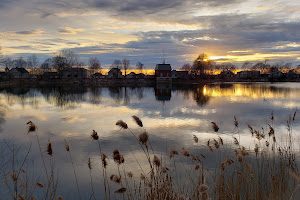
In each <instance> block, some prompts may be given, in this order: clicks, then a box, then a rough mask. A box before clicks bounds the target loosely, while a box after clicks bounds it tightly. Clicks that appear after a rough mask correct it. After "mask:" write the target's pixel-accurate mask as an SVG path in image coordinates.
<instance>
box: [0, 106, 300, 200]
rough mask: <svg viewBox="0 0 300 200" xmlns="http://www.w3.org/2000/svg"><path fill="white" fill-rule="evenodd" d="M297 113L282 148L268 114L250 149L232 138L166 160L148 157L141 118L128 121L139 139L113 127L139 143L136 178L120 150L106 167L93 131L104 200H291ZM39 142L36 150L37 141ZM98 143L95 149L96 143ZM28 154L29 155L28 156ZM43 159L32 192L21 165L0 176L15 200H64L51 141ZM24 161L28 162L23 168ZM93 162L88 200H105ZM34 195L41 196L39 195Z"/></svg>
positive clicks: (252, 131)
mask: <svg viewBox="0 0 300 200" xmlns="http://www.w3.org/2000/svg"><path fill="white" fill-rule="evenodd" d="M296 113H297V111H296V112H295V113H294V114H293V115H291V116H290V118H289V119H288V121H287V137H286V140H287V142H286V143H285V144H286V145H282V143H280V144H279V143H278V142H277V140H276V131H275V129H274V126H273V121H274V115H273V113H272V114H271V117H270V119H271V124H272V125H270V124H268V125H267V128H266V130H264V129H255V128H253V127H254V126H253V127H252V126H251V125H248V129H249V135H250V136H251V137H252V142H254V144H253V147H251V146H249V147H248V148H246V147H243V146H241V141H240V136H239V137H238V138H239V139H237V138H236V137H232V141H228V140H225V141H226V142H224V141H223V139H222V137H221V136H220V135H219V136H216V138H210V139H209V140H208V141H207V145H206V146H205V150H204V149H203V147H202V148H199V149H197V150H198V152H197V153H195V152H194V151H192V150H191V151H190V150H188V149H186V148H184V147H182V148H181V154H179V153H178V151H177V150H176V149H170V152H169V156H164V155H159V154H154V151H153V150H152V153H150V152H149V151H148V145H149V144H150V145H151V143H150V141H151V134H149V133H148V132H147V131H146V130H145V128H144V127H143V123H142V120H141V119H140V118H139V117H137V116H132V117H133V119H134V121H135V122H136V124H137V125H138V126H139V127H140V128H141V132H140V133H139V134H135V133H133V131H132V130H131V129H130V128H129V127H128V125H127V123H125V122H124V121H122V120H119V121H118V122H117V123H116V125H117V126H119V127H120V128H121V129H122V130H121V131H124V132H128V134H129V135H131V136H133V137H134V138H135V139H136V140H137V145H139V147H140V148H141V149H142V150H143V151H142V152H143V153H144V154H145V158H146V159H147V161H148V164H149V166H148V167H146V168H145V167H142V166H141V165H140V163H139V160H138V159H137V158H136V157H135V155H134V152H131V153H132V154H133V156H134V158H135V159H136V162H137V166H138V167H140V171H142V174H134V173H135V172H134V171H133V172H132V171H127V170H126V165H127V164H126V162H127V161H126V160H127V159H125V158H124V155H123V154H121V152H120V151H119V150H118V149H115V150H114V151H113V153H112V155H111V158H112V160H114V163H109V162H108V160H109V159H110V156H107V155H109V154H105V153H103V152H102V149H101V146H100V141H101V140H100V138H99V135H98V133H97V132H96V131H95V130H93V132H92V134H91V138H92V139H93V140H96V141H97V142H98V147H99V152H100V155H99V157H100V161H101V164H102V168H101V169H102V176H103V177H102V178H103V186H104V188H105V199H151V200H152V199H162V200H165V199H170V200H179V199H201V200H207V199H235V200H240V199H247V200H252V199H253V200H258V199H275V200H276V199H289V198H290V197H291V196H292V195H293V192H294V189H295V188H296V186H297V184H299V181H300V178H299V174H298V169H297V162H298V161H297V160H296V153H297V152H295V149H294V144H293V141H294V139H293V135H294V133H293V132H292V131H293V123H294V121H295V119H296ZM211 124H212V132H218V131H219V127H218V126H217V124H216V123H215V122H211ZM233 128H234V129H235V130H237V132H238V134H239V130H238V129H239V123H238V121H237V118H236V117H235V116H234V121H233ZM267 129H268V130H267ZM37 130H38V129H37V127H36V125H35V124H34V123H33V122H31V121H29V122H28V133H30V132H36V131H37ZM265 132H266V133H267V134H265ZM136 135H138V137H136ZM37 141H38V144H39V145H40V143H39V140H38V136H37ZM96 141H95V143H97V142H96ZM191 141H194V144H195V145H199V138H198V137H197V136H196V135H192V136H191ZM92 143H94V142H92ZM9 148H10V149H11V153H12V155H13V159H12V160H13V161H14V160H15V157H16V151H15V150H14V148H12V147H11V146H9ZM151 148H152V147H151ZM228 149H229V150H228ZM65 150H66V152H67V153H68V154H69V157H70V162H71V164H72V167H73V172H74V177H75V180H76V187H77V191H78V198H79V199H80V198H81V194H80V187H79V184H78V180H77V175H76V171H75V167H74V164H73V159H72V156H71V148H70V146H69V144H68V143H67V141H66V140H65ZM29 152H30V149H29V150H28V154H29ZM44 153H47V154H48V155H49V163H50V164H49V165H47V166H46V164H45V163H46V162H45V158H44V156H43V154H41V157H42V158H41V159H42V160H43V163H44V164H45V174H46V179H44V180H34V181H32V186H33V187H31V189H30V190H29V189H28V190H26V189H24V188H25V187H24V185H25V184H26V187H27V188H30V187H29V186H30V182H29V181H28V180H26V179H24V178H22V176H21V175H20V174H26V173H27V171H26V170H24V169H22V167H23V165H24V164H21V165H19V166H16V165H15V163H14V162H13V170H12V171H11V173H9V174H4V179H5V183H6V184H5V187H8V188H9V191H10V195H11V197H12V198H13V199H39V198H41V197H42V199H53V200H54V199H63V197H62V196H59V195H57V194H56V190H57V180H56V179H55V169H54V163H53V157H55V154H54V153H53V146H52V143H51V142H50V141H49V142H48V144H47V145H46V152H44ZM28 154H27V155H28ZM211 157H214V158H215V167H213V168H212V167H208V164H209V163H207V162H208V161H207V158H211ZM26 158H27V156H26V157H25V158H24V160H23V162H22V163H25V161H26ZM92 162H93V163H94V161H93V160H92V159H91V158H88V162H87V166H88V168H87V170H89V175H90V179H91V194H90V196H89V198H90V199H103V198H104V197H97V196H96V195H95V192H94V182H93V174H92V170H94V169H96V170H97V169H98V168H99V166H100V165H99V166H97V165H93V166H92ZM109 165H114V167H112V168H114V169H117V171H115V172H114V173H112V174H110V175H108V173H107V171H106V169H107V166H109ZM149 169H150V171H149ZM87 173H88V172H87ZM0 176H3V175H2V174H1V175H0ZM6 177H7V178H6ZM111 191H112V192H111ZM37 193H39V194H42V195H37ZM103 195H104V194H103ZM84 199H85V198H84Z"/></svg>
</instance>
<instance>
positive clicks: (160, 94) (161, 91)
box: [155, 82, 172, 101]
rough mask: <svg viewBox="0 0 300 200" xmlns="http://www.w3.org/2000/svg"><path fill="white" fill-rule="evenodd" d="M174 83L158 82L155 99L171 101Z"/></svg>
mask: <svg viewBox="0 0 300 200" xmlns="http://www.w3.org/2000/svg"><path fill="white" fill-rule="evenodd" d="M171 91H172V83H171V82H166V83H163V82H161V83H157V84H156V87H155V99H156V100H157V101H170V100H171V97H172V93H171Z"/></svg>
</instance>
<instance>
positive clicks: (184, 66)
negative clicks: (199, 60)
mask: <svg viewBox="0 0 300 200" xmlns="http://www.w3.org/2000/svg"><path fill="white" fill-rule="evenodd" d="M181 69H182V70H185V71H188V72H190V71H191V70H192V65H190V64H189V63H185V64H183V65H182V67H181Z"/></svg>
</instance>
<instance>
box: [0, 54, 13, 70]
mask: <svg viewBox="0 0 300 200" xmlns="http://www.w3.org/2000/svg"><path fill="white" fill-rule="evenodd" d="M1 64H2V65H4V67H5V68H8V69H11V68H12V66H13V61H12V59H11V58H9V57H3V58H2V60H1Z"/></svg>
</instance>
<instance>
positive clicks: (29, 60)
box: [27, 54, 39, 74]
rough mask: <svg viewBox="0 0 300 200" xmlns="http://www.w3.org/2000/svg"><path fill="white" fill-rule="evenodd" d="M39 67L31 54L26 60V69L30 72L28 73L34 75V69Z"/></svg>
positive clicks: (35, 57) (34, 56) (36, 59)
mask: <svg viewBox="0 0 300 200" xmlns="http://www.w3.org/2000/svg"><path fill="white" fill-rule="evenodd" d="M38 65H39V61H38V58H37V56H36V55H35V54H32V55H31V56H29V57H28V58H27V68H29V69H30V70H31V71H30V73H32V74H35V72H36V70H35V69H36V68H37V66H38Z"/></svg>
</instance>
